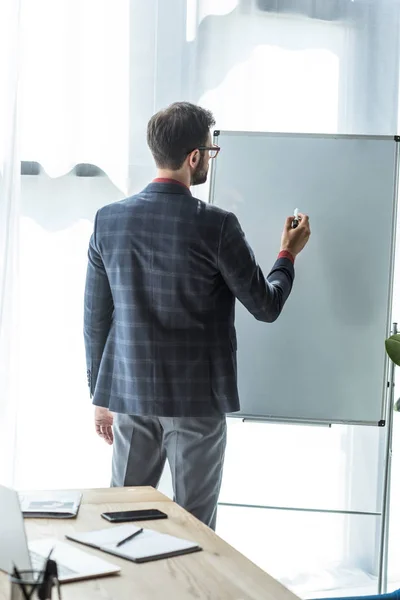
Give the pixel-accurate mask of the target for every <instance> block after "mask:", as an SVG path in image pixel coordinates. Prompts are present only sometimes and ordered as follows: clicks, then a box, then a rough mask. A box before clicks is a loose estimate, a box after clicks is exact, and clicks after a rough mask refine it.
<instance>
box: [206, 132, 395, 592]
mask: <svg viewBox="0 0 400 600" xmlns="http://www.w3.org/2000/svg"><path fill="white" fill-rule="evenodd" d="M220 135H222V136H223V141H224V150H225V152H224V154H226V159H225V158H223V157H219V159H218V160H215V161H213V162H212V166H211V175H210V195H209V202H210V203H211V204H214V197H215V196H218V198H219V199H220V202H222V204H220V206H221V208H225V209H226V210H228V211H233V212H236V208H237V209H238V210H239V213H242V214H239V215H238V216H239V220H241V221H242V219H243V221H244V225H245V228H246V229H249V231H252V232H253V235H254V237H255V239H256V241H258V245H259V249H260V250H261V252H258V250H257V248H256V252H257V254H258V253H261V254H264V255H268V254H270V249H268V247H266V246H265V244H264V237H263V238H262V239H261V238H260V236H259V237H258V238H257V221H256V220H253V221H251V220H250V219H249V218H248V215H249V214H251V213H250V212H249V209H250V210H252V209H256V210H257V211H258V213H257V214H260V215H261V217H262V216H263V214H264V213H263V212H262V211H263V210H264V212H265V206H264V207H263V205H259V206H255V207H250V206H248V205H246V206H244V204H243V200H244V199H245V198H253V199H254V198H257V197H258V196H260V194H259V192H258V190H262V192H263V193H262V197H263V198H268V197H277V198H280V199H281V200H280V202H281V203H282V202H284V201H285V199H286V198H297V197H298V195H299V194H298V190H300V189H302V188H304V190H305V191H306V192H307V193H305V194H304V195H305V197H307V202H308V203H309V204H310V200H311V199H312V193H309V192H314V191H315V192H316V196H317V200H318V202H315V203H314V205H313V206H312V210H313V214H315V215H316V216H318V211H319V210H321V203H320V202H319V198H320V197H324V198H325V200H327V194H326V190H328V191H331V188H332V185H331V180H330V177H329V173H330V170H331V166H330V162H329V160H332V157H334V156H335V157H339V160H338V164H337V165H336V172H337V178H336V182H337V181H342V180H343V181H344V182H346V177H348V174H349V173H351V177H353V178H354V179H355V180H356V181H357V182H358V184H359V183H360V182H364V184H365V185H364V189H363V190H361V191H360V190H359V189H358V187H357V193H358V194H359V197H360V198H362V202H363V203H364V202H365V199H366V198H369V200H368V201H369V203H370V208H369V209H368V208H367V204H365V206H366V210H367V211H368V210H369V212H370V214H373V210H372V209H373V207H374V202H375V199H376V198H377V197H379V198H380V199H381V204H380V206H381V207H383V208H384V209H385V211H386V212H385V219H386V220H385V223H383V221H382V224H381V225H382V231H381V233H380V239H385V238H386V239H388V240H389V239H390V238H391V244H390V246H391V248H389V247H386V249H385V252H386V256H385V257H383V256H381V257H380V264H379V266H378V265H376V270H377V271H379V272H380V273H383V274H384V276H385V281H382V283H381V284H380V289H382V290H387V295H386V297H382V298H374V303H375V305H376V306H381V307H382V311H383V307H384V306H385V304H386V303H387V308H386V310H385V314H383V313H382V315H381V317H380V323H379V324H377V328H378V325H379V330H380V331H382V326H383V325H382V324H383V321H384V320H385V321H386V324H385V330H386V331H387V332H388V331H389V329H390V314H391V310H392V295H393V276H394V256H395V238H396V222H397V203H398V176H399V142H400V137H399V136H397V135H396V136H394V137H387V136H386V137H382V136H372V137H371V136H344V135H308V134H276V133H275V134H274V133H272V134H267V133H261V132H221V131H219V130H217V131H215V132H214V142H215V143H219V136H220ZM318 140H319V142H318ZM323 140H325V141H324V142H323V144H322V141H323ZM317 143H318V146H317V145H316V144H317ZM333 144H335V147H336V148H334V147H333ZM393 144H394V145H393ZM246 145H247V150H246ZM303 145H304V148H303V147H302V146H303ZM295 146H296V148H297V150H296V148H295ZM346 148H347V150H346ZM296 152H297V154H296ZM346 152H347V154H346ZM324 153H325V158H326V159H328V161H327V166H326V165H323V164H322V163H321V160H322V159H321V157H322V155H323V154H324ZM249 156H251V157H252V160H251V161H248V160H247V159H248V158H249ZM243 157H247V159H246V160H247V163H246V161H244V159H243ZM221 160H222V162H221ZM350 161H351V163H352V165H353V167H352V169H351V170H349V169H348V164H349V162H350ZM243 165H244V166H245V170H244V169H243V168H242V167H243ZM282 165H284V166H285V168H287V170H286V173H287V171H288V170H290V172H291V178H288V177H287V176H286V175H285V172H284V171H282ZM294 167H296V168H294ZM297 167H298V168H297ZM243 173H245V174H244V175H243ZM315 173H317V174H318V175H319V179H317V180H316V178H315ZM366 174H367V175H368V177H367V176H366ZM378 175H379V177H381V179H379V177H378ZM323 177H324V178H325V179H324V181H325V186H322V188H321V190H322V191H321V190H320V192H318V189H317V188H318V186H317V183H318V185H319V184H321V185H322V183H323V181H322V180H323ZM369 177H370V180H368V178H369ZM378 179H379V181H378ZM292 180H294V183H293V185H292ZM367 180H368V181H367ZM347 183H348V184H349V185H348V186H347V188H346V187H344V188H343V194H341V193H339V192H340V191H341V190H335V191H334V201H335V206H337V197H340V198H342V199H344V200H343V205H342V207H341V210H342V213H343V214H344V211H345V209H346V206H345V205H346V202H348V200H349V198H350V199H351V200H352V201H353V199H354V198H353V197H354V194H353V188H352V186H351V185H350V183H351V181H349V180H348V181H347ZM255 184H257V185H258V188H257V187H255ZM289 184H290V185H289ZM267 185H268V186H269V187H267ZM274 185H275V188H274V187H273V186H274ZM374 185H375V188H374ZM251 186H253V187H251ZM290 186H292V188H293V189H292V188H291V187H290ZM304 190H303V191H304ZM322 192H323V193H322ZM328 196H329V194H328ZM383 199H384V200H383ZM331 200H332V198H331ZM264 205H265V202H264ZM363 206H364V204H363V205H362V206H361V208H362V207H363ZM269 208H270V212H269V213H268V217H269V219H270V217H271V216H272V217H275V216H276V215H275V214H274V211H273V208H274V205H272V204H271V206H270V207H269ZM286 208H287V210H291V207H290V206H288V207H286ZM358 208H360V207H358ZM357 210H358V209H357ZM246 211H247V212H246ZM288 214H289V213H288ZM380 214H381V213H380ZM264 216H265V215H264ZM320 216H321V215H320ZM353 216H354V215H353ZM261 217H257V218H258V219H259V218H261ZM279 218H281V215H280V216H279ZM357 218H358V217H357ZM246 220H247V221H248V222H246ZM270 221H271V219H270ZM323 223H324V221H323V220H322V219H320V225H321V227H322V226H323ZM275 225H276V224H275ZM325 233H326V232H324V234H325ZM328 233H329V231H328ZM382 236H383V237H382ZM389 236H390V238H389ZM350 245H351V244H350ZM376 256H377V253H376V252H374V253H372V254H371V256H370V257H369V259H370V260H372V261H373V260H374V258H375V257H376ZM388 258H389V261H390V267H389V269H388V271H386V269H383V268H382V265H383V264H386V261H387V259H388ZM286 320H287V321H289V320H290V307H288V310H287V311H286ZM377 330H378V329H377ZM397 332H398V327H397V324H396V323H394V324H393V326H392V333H393V334H395V333H397ZM273 347H275V346H274V345H273ZM266 351H268V346H266ZM373 360H374V361H375V358H374V359H373ZM374 364H375V363H374ZM381 367H382V370H381V375H380V378H381V390H382V394H381V405H380V406H379V407H374V406H373V405H372V404H373V402H374V400H373V399H374V398H375V392H372V395H371V398H372V400H371V406H370V408H371V409H374V410H371V411H369V414H365V415H364V414H360V415H358V414H357V415H355V416H354V415H350V414H349V415H347V414H346V415H336V418H331V417H334V415H328V414H327V415H326V417H327V418H326V419H321V418H319V417H320V415H314V414H311V412H310V414H293V415H289V416H288V417H287V416H286V415H282V414H277V410H275V411H274V410H273V409H274V407H272V409H271V407H268V409H269V412H267V413H264V414H262V413H260V411H257V410H251V408H252V407H250V410H249V407H246V408H247V410H246V409H245V410H244V414H243V412H241V413H239V414H238V415H232V416H237V417H238V418H241V419H242V420H243V421H244V422H245V421H254V422H263V421H264V422H270V423H271V422H281V423H284V422H287V423H290V424H295V423H296V424H299V425H302V424H303V425H311V424H313V425H316V426H330V424H331V423H338V424H348V425H355V424H359V425H375V426H376V425H378V426H380V427H384V426H386V432H385V453H384V459H383V463H384V464H383V467H384V479H383V490H382V502H381V507H380V512H360V511H351V510H343V511H342V510H326V509H307V508H299V507H297V508H296V507H282V506H262V505H251V504H237V503H230V502H221V503H219V504H220V505H221V506H231V507H241V508H258V509H262V508H263V509H272V510H289V511H298V512H315V513H331V514H348V515H370V516H375V517H381V521H380V535H379V548H378V569H377V571H378V581H377V587H378V593H385V592H386V590H387V568H388V545H389V516H390V515H389V513H390V487H391V466H392V438H393V411H394V385H395V380H394V374H395V365H394V363H393V362H388V357H387V356H386V362H385V365H383V364H382V365H381ZM363 373H365V364H364V362H362V363H360V364H359V365H358V373H357V372H355V375H356V377H357V376H358V377H361V378H362V377H363ZM378 376H379V373H378V374H377V378H376V379H378V378H379V377H378ZM368 385H369V384H368ZM371 389H372V386H369V387H368V390H371ZM346 406H347V404H346ZM275 408H276V407H275ZM377 408H378V409H379V410H377ZM379 415H381V416H379ZM323 416H325V415H323Z"/></svg>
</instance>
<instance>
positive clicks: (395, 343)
mask: <svg viewBox="0 0 400 600" xmlns="http://www.w3.org/2000/svg"><path fill="white" fill-rule="evenodd" d="M385 346H386V352H387V353H388V355H389V358H390V359H391V360H392V361H393V362H394V364H395V365H397V366H399V367H400V333H396V334H395V335H392V336H391V337H390V338H388V339H387V340H386V341H385Z"/></svg>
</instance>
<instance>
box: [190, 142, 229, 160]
mask: <svg viewBox="0 0 400 600" xmlns="http://www.w3.org/2000/svg"><path fill="white" fill-rule="evenodd" d="M194 150H208V154H209V156H210V158H216V157H217V156H218V152H219V151H220V150H221V148H220V146H216V145H213V146H198V148H194V149H193V150H191V151H190V152H189V154H190V153H191V152H193V151H194Z"/></svg>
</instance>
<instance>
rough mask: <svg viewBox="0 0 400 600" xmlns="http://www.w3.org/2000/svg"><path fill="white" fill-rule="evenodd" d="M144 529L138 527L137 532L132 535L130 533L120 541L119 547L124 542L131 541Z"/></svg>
mask: <svg viewBox="0 0 400 600" xmlns="http://www.w3.org/2000/svg"><path fill="white" fill-rule="evenodd" d="M142 531H143V529H138V530H137V531H135V533H132V534H131V535H128V537H126V538H124V539H123V540H121V541H120V542H118V544H117V548H119V547H120V546H122V544H125V542H129V540H132V539H133V538H134V537H136V536H137V535H139V533H142Z"/></svg>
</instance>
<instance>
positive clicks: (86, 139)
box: [21, 0, 130, 192]
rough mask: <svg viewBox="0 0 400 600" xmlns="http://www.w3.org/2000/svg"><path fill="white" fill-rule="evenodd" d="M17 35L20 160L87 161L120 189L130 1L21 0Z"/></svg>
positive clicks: (52, 169) (52, 168) (125, 158)
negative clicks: (19, 46) (18, 34)
mask: <svg viewBox="0 0 400 600" xmlns="http://www.w3.org/2000/svg"><path fill="white" fill-rule="evenodd" d="M21 40H22V81H21V83H22V86H21V88H22V89H21V155H22V160H26V161H37V162H39V163H41V165H42V166H43V168H44V169H45V171H46V172H47V173H48V174H49V175H50V176H51V177H59V176H61V175H64V174H65V173H67V172H69V171H70V170H71V169H72V168H73V167H74V166H75V165H76V164H77V163H93V164H95V165H97V166H98V167H100V168H101V169H103V170H104V171H106V172H107V173H108V175H109V177H110V178H111V180H112V181H114V182H115V184H116V185H117V186H118V187H119V188H120V189H122V190H124V191H125V192H126V191H127V182H128V170H129V169H128V163H129V143H128V139H129V69H130V64H129V47H130V2H129V0H113V1H112V2H110V1H109V0H35V1H34V2H32V0H22V22H21Z"/></svg>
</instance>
